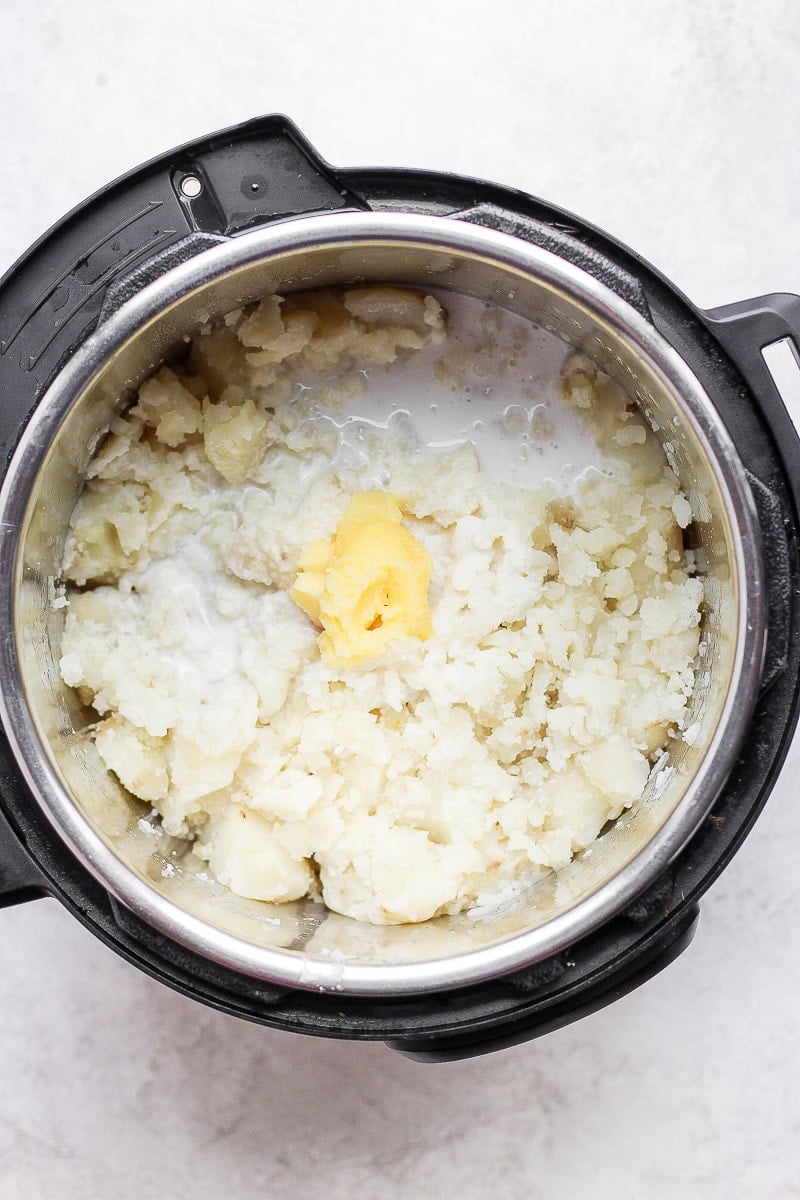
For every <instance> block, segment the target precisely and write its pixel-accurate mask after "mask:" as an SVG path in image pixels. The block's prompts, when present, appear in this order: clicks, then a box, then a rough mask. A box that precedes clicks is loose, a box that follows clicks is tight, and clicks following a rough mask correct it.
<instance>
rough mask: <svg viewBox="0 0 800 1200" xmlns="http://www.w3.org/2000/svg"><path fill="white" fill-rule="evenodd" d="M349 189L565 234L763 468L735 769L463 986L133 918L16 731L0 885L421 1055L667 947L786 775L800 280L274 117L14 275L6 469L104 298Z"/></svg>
mask: <svg viewBox="0 0 800 1200" xmlns="http://www.w3.org/2000/svg"><path fill="white" fill-rule="evenodd" d="M187 176H195V177H197V179H199V180H200V182H201V185H202V187H201V190H200V193H199V195H198V196H197V197H194V198H191V197H189V196H187V195H186V194H185V192H184V186H185V185H183V181H184V179H185V178H186V177H187ZM182 185H183V186H182ZM187 190H189V191H191V190H192V189H191V186H190V187H189V188H188V189H187ZM346 208H351V209H352V208H355V209H361V210H369V209H372V210H375V211H388V210H395V211H406V212H424V213H428V214H435V215H440V216H448V217H456V218H461V219H464V220H468V221H473V222H476V223H479V224H484V225H489V226H492V227H494V228H497V229H501V230H503V231H505V232H508V233H511V234H514V235H515V236H517V237H520V238H522V239H523V240H528V241H532V242H535V243H536V244H538V245H542V246H544V247H546V248H547V249H550V250H553V251H555V252H556V253H558V254H560V255H562V257H564V258H566V259H569V260H570V261H572V262H574V263H576V264H577V265H579V266H581V267H583V268H584V269H585V270H587V271H589V272H590V273H592V274H594V275H596V276H597V277H598V278H600V279H602V280H603V281H604V282H605V283H606V284H607V285H608V286H609V287H612V288H613V289H614V290H615V291H617V292H618V293H619V294H621V295H623V296H624V297H625V298H626V299H627V300H629V302H630V303H632V304H633V305H634V306H635V307H636V308H637V309H638V310H639V311H640V312H641V313H643V315H645V316H646V317H647V319H648V320H650V321H651V322H652V323H653V324H654V325H655V326H656V328H657V329H658V330H659V331H660V332H661V333H662V334H663V335H664V337H666V338H667V340H668V341H669V342H671V344H672V345H673V346H674V347H675V348H676V350H677V351H678V352H679V353H680V354H681V355H682V356H683V358H684V359H685V360H686V362H687V363H688V364H689V366H690V367H691V369H692V370H693V371H694V373H695V375H696V376H697V377H698V379H699V380H700V382H701V384H702V385H703V387H704V388H705V390H706V391H707V393H708V394H709V396H710V397H711V398H712V400H713V402H714V404H715V405H716V407H717V409H718V411H719V413H720V415H721V417H722V419H723V421H724V422H725V424H726V425H727V427H728V429H729V431H730V433H731V435H732V437H733V439H734V441H735V443H736V446H737V449H738V451H739V454H740V456H741V458H742V460H743V462H744V464H745V466H746V468H747V470H748V472H749V474H750V476H751V483H752V485H753V489H754V493H755V496H756V501H757V504H758V508H759V515H760V519H761V525H762V531H763V537H764V548H765V557H766V559H767V568H768V575H769V577H770V579H771V593H770V597H769V648H768V655H767V663H766V666H765V671H764V677H763V682H762V690H761V695H760V697H759V700H758V703H757V706H756V709H755V713H754V715H753V718H752V721H751V724H750V728H749V731H748V735H747V737H746V738H745V739H744V742H743V745H742V750H741V754H740V756H739V758H738V760H737V762H736V764H735V767H734V769H733V771H732V772H731V775H730V778H729V780H728V782H727V784H726V786H725V789H724V791H723V793H722V795H721V796H720V797H719V800H718V802H717V804H716V805H715V808H714V810H713V812H712V814H711V815H710V816H709V817H708V818H707V820H706V821H705V823H704V824H703V826H702V828H701V829H700V830H699V832H698V833H697V834H696V836H695V837H694V838H693V839H692V841H691V842H690V844H689V845H688V847H687V848H686V849H685V850H684V851H683V852H682V853H681V854H680V855H679V857H678V858H677V859H676V860H675V861H674V862H673V863H672V864H671V866H670V867H669V868H668V869H667V870H666V871H665V872H664V873H663V874H662V875H661V877H660V878H659V879H658V880H657V882H656V883H655V884H654V885H653V886H652V887H651V888H650V889H649V890H648V891H647V892H646V893H645V894H644V895H642V896H640V897H639V898H638V899H637V900H636V902H635V903H634V904H632V905H631V906H630V907H629V908H628V909H627V910H626V911H625V912H624V913H622V914H621V915H619V916H617V917H616V918H614V919H613V920H611V921H609V922H607V923H606V924H605V925H604V926H603V927H602V928H601V929H600V930H598V931H597V932H596V933H595V934H593V935H591V936H590V937H587V938H585V939H583V940H582V941H580V942H578V943H577V944H575V945H574V946H572V947H571V948H570V949H569V950H568V951H565V952H563V953H561V954H557V955H554V956H552V957H551V958H548V959H546V960H545V961H543V962H540V963H537V964H535V965H533V966H530V967H528V968H526V969H524V970H521V971H517V972H514V973H513V974H510V975H506V976H504V977H502V978H499V979H495V980H492V981H490V982H487V983H484V984H481V985H478V986H473V987H469V988H462V989H459V990H457V991H451V992H443V993H442V992H439V993H433V994H421V995H415V996H401V997H398V998H396V999H387V998H385V997H380V998H378V997H348V996H343V995H341V994H338V993H333V994H331V993H321V992H308V991H301V990H290V989H286V988H281V987H277V986H272V985H270V984H265V983H262V982H259V981H258V980H254V979H252V978H250V977H248V976H245V975H241V974H238V973H235V972H232V971H229V970H226V969H223V968H221V967H219V966H217V965H216V964H215V963H214V962H212V961H210V960H208V959H205V958H203V957H201V956H199V955H197V954H194V953H192V952H190V951H188V950H186V949H184V948H183V947H182V946H179V945H177V944H176V943H174V942H172V941H171V940H169V939H167V938H166V937H164V936H163V935H161V934H160V933H158V932H157V931H155V930H153V929H151V928H150V927H149V926H147V925H145V924H143V923H142V922H141V921H139V920H138V919H137V918H136V917H134V916H133V915H132V914H131V913H130V912H128V911H127V910H126V909H124V908H123V907H122V906H121V905H120V904H119V903H118V902H117V901H116V900H115V899H114V898H113V897H112V896H110V895H109V894H108V893H107V892H106V891H105V890H104V889H103V888H102V887H101V886H100V884H99V883H98V882H97V881H96V880H95V879H94V878H93V876H92V875H91V874H90V873H89V872H88V871H87V870H86V869H85V868H84V867H83V866H82V865H81V864H79V863H78V862H77V860H76V859H75V858H74V857H73V856H72V854H71V853H70V852H69V851H68V849H67V848H66V846H65V845H64V844H63V842H62V841H61V840H60V838H59V837H58V835H57V834H56V833H55V832H54V830H53V828H52V827H51V826H50V824H49V822H48V821H47V820H46V818H45V817H44V816H43V814H42V812H41V810H40V809H39V806H38V804H37V803H36V801H35V800H34V799H33V797H32V796H31V795H30V793H29V791H28V789H27V787H26V785H25V783H24V781H23V779H22V777H21V774H20V772H19V769H18V767H17V765H16V762H15V760H14V758H13V755H12V754H11V752H10V750H9V747H8V745H7V743H6V740H5V737H4V736H0V905H3V904H13V903H17V902H19V901H22V900H26V899H30V898H33V897H34V896H39V895H44V894H49V895H52V896H55V897H57V898H58V899H59V900H60V901H61V902H62V903H63V904H64V905H65V906H66V907H67V908H68V909H69V910H70V911H71V912H72V913H73V914H74V915H75V916H76V917H77V918H78V919H79V920H81V921H82V922H83V923H84V924H85V925H86V926H87V927H88V928H89V929H91V930H92V932H93V933H95V934H96V935H97V936H98V937H99V938H101V939H102V940H103V941H104V942H106V943H107V944H108V945H109V946H111V947H112V948H113V949H114V950H116V951H117V952H118V953H119V954H121V955H123V956H124V957H125V958H127V959H128V960H129V961H130V962H132V963H134V964H135V965H136V966H138V967H140V968H141V969H142V970H144V971H146V972H148V973H149V974H150V975H152V976H154V977H155V978H157V979H160V980H162V982H164V983H166V984H169V985H170V986H171V987H173V988H175V989H177V990H178V991H181V992H183V993H185V994H186V995H189V996H192V997H194V998H195V999H197V1000H200V1001H202V1002H204V1003H206V1004H209V1005H211V1006H212V1007H215V1008H218V1009H220V1010H222V1011H224V1012H228V1013H231V1014H234V1015H236V1016H240V1017H244V1018H247V1019H249V1020H253V1021H258V1022H261V1023H263V1024H265V1025H270V1026H274V1027H277V1028H281V1029H286V1030H294V1031H297V1032H300V1033H306V1034H316V1035H320V1036H324V1037H341V1038H354V1039H362V1040H364V1039H376V1040H385V1041H387V1042H388V1043H389V1044H391V1045H392V1046H394V1047H395V1048H396V1049H398V1050H400V1051H401V1052H403V1053H405V1054H407V1055H409V1056H411V1057H415V1058H419V1059H428V1060H433V1061H437V1060H445V1059H456V1058H460V1057H465V1056H469V1055H473V1054H480V1053H483V1052H486V1051H489V1050H494V1049H497V1048H499V1047H501V1046H506V1045H511V1044H513V1043H515V1042H519V1041H522V1040H525V1039H527V1038H531V1037H535V1036H537V1035H539V1034H543V1033H546V1032H548V1031H549V1030H552V1029H555V1028H557V1027H559V1026H561V1025H564V1024H566V1023H568V1022H569V1021H572V1020H574V1019H576V1018H577V1017H580V1016H583V1015H585V1014H587V1013H589V1012H592V1011H594V1010H596V1009H598V1008H600V1007H602V1006H603V1005H605V1004H607V1003H609V1002H610V1001H612V1000H614V999H616V998H617V997H619V996H621V995H623V994H625V993H626V992H628V991H630V990H631V989H632V988H633V987H635V986H637V985H638V984H639V983H641V982H642V981H643V980H645V979H647V978H649V977H651V976H652V975H654V974H655V973H656V972H657V971H658V970H660V969H661V968H662V967H663V966H665V965H666V964H667V963H668V962H670V961H672V959H674V958H675V957H676V955H677V954H679V953H680V952H681V950H683V949H684V948H685V946H687V945H688V944H689V942H690V941H691V938H692V935H693V932H694V929H695V926H696V922H697V917H698V901H699V899H700V897H701V896H702V894H703V892H704V891H705V890H706V889H707V888H708V887H709V885H710V884H711V883H712V882H713V880H714V879H715V878H716V877H717V875H718V874H719V873H720V871H722V870H723V868H724V867H725V866H726V864H727V863H728V862H729V861H730V859H731V857H732V856H733V854H734V853H735V851H736V850H737V849H738V847H739V846H740V845H741V843H742V841H743V840H744V838H745V837H746V835H747V833H748V832H749V830H750V828H751V826H752V824H753V822H754V821H755V819H756V817H757V815H758V813H759V811H760V810H761V808H762V806H763V804H764V803H765V801H766V799H767V797H768V795H769V792H770V790H771V789H772V787H773V785H774V783H775V780H776V778H777V775H778V773H779V770H780V767H781V764H782V762H783V759H784V757H785V755H786V752H787V749H788V746H789V744H790V741H791V736H792V732H793V729H794V725H795V723H796V719H797V712H798V680H800V605H798V603H797V602H796V595H797V593H798V581H800V560H799V558H798V543H799V538H798V532H799V526H798V508H799V506H800V443H799V442H798V437H797V434H796V432H795V430H794V427H793V425H792V424H791V422H790V420H789V418H788V416H787V413H786V410H785V408H784V406H783V403H782V401H781V399H780V396H779V394H778V392H777V390H776V388H775V385H774V383H773V382H772V378H771V376H770V375H769V372H768V371H767V370H766V367H765V364H764V360H763V357H762V356H761V348H762V346H764V345H766V344H768V343H769V342H772V341H775V340H778V339H780V338H783V337H789V338H791V339H793V341H794V344H795V348H796V350H799V351H800V299H798V297H794V296H784V295H779V296H772V297H764V298H762V299H760V300H758V301H750V302H744V303H741V304H738V305H733V306H731V307H730V308H728V309H725V310H718V311H716V312H714V313H704V312H701V311H700V310H698V309H696V308H695V307H693V306H692V305H691V304H690V303H689V301H688V300H686V298H685V297H684V296H682V295H681V294H680V293H679V292H678V291H677V289H676V288H675V287H673V286H672V285H671V284H670V283H669V282H668V281H667V280H666V279H664V278H663V276H661V275H660V274H659V273H658V272H656V271H655V270H654V269H653V268H652V267H651V266H649V265H648V264H647V263H645V262H644V261H643V260H642V259H640V258H639V257H638V256H637V255H635V254H634V253H633V252H632V251H631V250H629V249H627V248H626V247H625V246H623V245H621V244H620V243H618V242H616V241H614V240H613V239H612V238H610V237H609V236H608V235H606V234H604V233H602V232H601V231H600V230H597V229H595V228H594V227H592V226H591V225H588V224H587V223H586V222H584V221H582V220H580V219H578V218H576V217H574V216H572V215H570V214H569V213H565V212H564V211H562V210H560V209H557V208H554V207H553V206H551V205H548V204H546V203H545V202H544V201H541V200H537V199H534V198H533V197H531V196H527V195H525V194H523V193H521V192H517V191H513V190H511V189H508V188H502V187H498V186H496V185H492V184H488V183H482V182H479V181H476V180H473V179H466V178H459V177H455V176H451V175H441V174H435V173H429V172H420V171H393V170H385V169H370V170H348V171H340V170H334V169H332V168H331V167H329V166H328V165H327V164H325V163H324V162H323V161H322V160H321V159H320V158H319V156H318V155H317V154H316V152H315V151H314V150H313V149H312V148H311V147H310V146H309V145H308V143H307V142H306V141H305V139H304V138H303V137H302V135H301V134H300V133H299V131H298V130H297V129H296V128H295V127H294V126H293V125H292V124H291V122H289V121H288V120H286V119H285V118H283V117H265V118H260V119H257V120H254V121H251V122H248V123H247V124H245V125H241V126H238V127H236V128H233V129H228V130H224V131H222V132H221V133H218V134H215V135H213V136H211V137H208V138H204V139H202V140H200V141H197V142H192V143H190V144H188V145H185V146H182V147H180V148H179V149H177V150H173V151H172V152H170V153H169V154H166V155H164V156H162V157H160V158H158V159H155V160H153V161H152V162H150V163H147V164H146V165H144V166H142V167H140V168H138V169H137V170H135V171H133V172H132V173H131V174H129V175H126V176H124V177H123V178H122V179H120V180H118V181H117V182H115V183H113V184H111V185H109V186H108V187H107V188H105V189H103V190H102V191H101V192H99V193H97V194H96V195H95V196H93V197H91V198H90V199H89V200H87V201H86V202H85V203H84V204H82V205H80V206H79V207H78V208H77V209H75V210H74V211H73V212H72V213H70V214H69V215H68V216H67V217H65V218H64V219H63V220H62V221H61V222H59V224H58V225H56V226H55V227H54V228H53V229H52V230H50V232H49V233H47V234H45V236H44V237H43V238H41V239H40V241H38V242H37V243H36V244H35V245H34V246H33V247H32V248H31V249H30V250H29V251H28V253H27V254H26V255H25V256H24V257H23V258H22V259H20V261H19V262H18V263H17V264H16V265H15V266H14V267H13V268H12V269H11V270H10V271H9V272H8V274H7V275H6V276H5V278H4V279H3V280H2V281H0V464H2V469H3V471H5V467H6V464H7V462H8V458H9V455H10V454H11V453H12V451H13V449H14V446H15V444H16V441H17V439H18V437H19V434H20V432H21V430H22V428H23V427H24V425H25V423H26V421H27V419H28V417H29V416H30V414H31V412H32V411H33V409H34V408H35V406H36V404H37V402H38V400H39V398H40V396H41V395H42V393H43V392H44V390H45V388H46V387H47V385H48V384H49V382H50V381H51V380H52V379H53V377H54V376H55V375H56V374H57V372H58V370H59V369H60V367H61V366H62V365H63V364H64V363H65V362H66V360H67V359H68V358H69V357H70V355H71V354H72V353H73V352H74V350H75V349H76V348H77V347H78V346H79V345H80V344H81V342H82V341H83V339H84V338H85V337H86V336H87V335H88V334H89V333H90V332H91V331H92V330H93V329H94V328H95V327H96V326H97V325H98V323H99V322H101V321H102V319H103V316H104V307H105V310H106V311H108V310H109V308H110V307H111V306H116V304H117V303H119V301H120V299H121V298H124V297H125V296H126V295H129V294H131V293H132V292H135V291H136V290H137V289H138V288H140V287H142V286H144V284H145V283H147V282H150V281H151V280H152V279H154V278H156V277H157V276H158V275H159V274H160V273H162V272H163V271H165V270H167V269H168V268H169V267H170V266H172V265H175V264H176V263H177V262H180V261H183V260H184V259H186V258H187V257H191V256H192V255H193V254H195V253H197V252H198V251H199V250H202V249H204V248H205V247H207V246H208V244H209V242H210V241H212V240H218V239H220V238H225V237H229V236H234V235H236V234H237V233H241V232H243V231H245V230H247V229H252V228H256V227H258V226H259V225H262V224H265V223H267V222H270V221H274V220H278V219H281V218H285V217H289V216H293V215H298V214H301V213H303V214H311V213H314V212H330V211H335V210H340V209H346ZM3 636H6V637H7V636H9V631H5V632H4V634H3Z"/></svg>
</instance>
